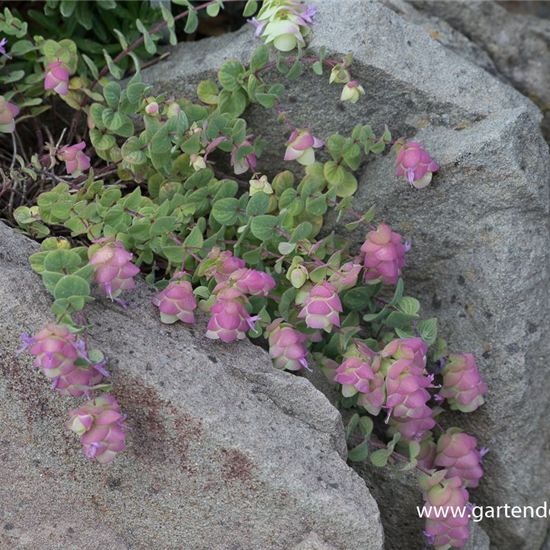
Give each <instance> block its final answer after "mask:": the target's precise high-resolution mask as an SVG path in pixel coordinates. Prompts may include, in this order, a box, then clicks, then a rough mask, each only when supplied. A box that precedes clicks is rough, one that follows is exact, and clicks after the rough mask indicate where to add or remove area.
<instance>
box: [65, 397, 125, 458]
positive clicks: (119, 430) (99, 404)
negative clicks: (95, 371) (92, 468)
mask: <svg viewBox="0 0 550 550" xmlns="http://www.w3.org/2000/svg"><path fill="white" fill-rule="evenodd" d="M124 420H125V417H124V416H123V415H122V413H121V412H120V409H119V406H118V403H117V402H116V399H115V398H114V397H113V396H112V395H110V394H108V393H104V394H103V395H101V396H99V397H97V398H95V399H92V400H90V401H87V402H86V403H85V404H84V405H83V406H82V407H80V408H79V409H77V410H73V411H70V412H69V421H68V422H67V424H66V428H67V429H68V430H71V431H73V432H75V433H76V434H78V435H79V436H80V443H82V448H83V451H84V454H85V455H86V456H87V457H89V458H91V459H93V460H96V461H97V462H99V463H101V464H107V463H108V462H111V461H112V460H114V458H115V457H116V455H117V453H119V452H120V451H122V450H124V448H125V447H126V445H125V444H124V440H125V439H126V433H125V432H124V430H125V428H126V426H125V424H124Z"/></svg>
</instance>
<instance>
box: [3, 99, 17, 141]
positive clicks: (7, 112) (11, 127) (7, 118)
mask: <svg viewBox="0 0 550 550" xmlns="http://www.w3.org/2000/svg"><path fill="white" fill-rule="evenodd" d="M18 114H19V107H18V106H17V105H14V104H13V103H10V102H9V101H6V99H5V98H4V96H3V95H0V132H3V133H5V134H12V133H13V132H15V117H16V116H17V115H18Z"/></svg>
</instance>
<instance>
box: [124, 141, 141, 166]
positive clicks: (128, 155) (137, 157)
mask: <svg viewBox="0 0 550 550" xmlns="http://www.w3.org/2000/svg"><path fill="white" fill-rule="evenodd" d="M121 154H122V159H123V160H124V161H125V162H128V163H129V164H145V163H146V162H147V155H146V154H145V153H144V151H142V150H141V146H140V142H139V140H138V138H137V137H134V136H133V137H131V138H130V139H129V140H127V141H126V142H124V144H123V145H122V148H121Z"/></svg>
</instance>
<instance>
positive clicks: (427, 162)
mask: <svg viewBox="0 0 550 550" xmlns="http://www.w3.org/2000/svg"><path fill="white" fill-rule="evenodd" d="M403 142H404V140H398V141H397V143H396V144H395V151H396V152H397V160H396V165H397V170H396V172H395V175H396V176H397V177H402V176H404V177H405V178H407V181H408V182H409V183H410V184H411V186H412V187H416V188H417V189H423V188H424V187H427V186H428V185H429V184H430V182H431V181H432V176H433V173H434V172H437V171H438V170H439V164H437V162H435V161H433V160H432V158H431V157H430V154H429V153H428V151H426V150H424V144H423V143H418V142H416V141H409V142H408V143H403Z"/></svg>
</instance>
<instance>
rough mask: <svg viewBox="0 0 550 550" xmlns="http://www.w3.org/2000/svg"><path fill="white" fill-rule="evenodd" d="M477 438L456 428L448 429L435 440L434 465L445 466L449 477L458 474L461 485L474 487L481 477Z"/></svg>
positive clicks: (481, 470)
mask: <svg viewBox="0 0 550 550" xmlns="http://www.w3.org/2000/svg"><path fill="white" fill-rule="evenodd" d="M476 447H477V439H476V438H475V437H472V436H471V435H468V434H466V433H464V432H462V430H460V429H458V428H450V429H448V430H447V431H446V432H445V433H444V434H443V435H442V436H441V437H440V438H439V441H438V442H437V454H436V455H435V461H434V466H437V467H438V468H445V469H446V470H447V471H448V474H447V475H448V476H449V477H454V476H458V477H460V479H461V480H462V484H463V487H466V488H474V487H477V486H478V485H479V480H480V478H481V477H483V469H482V468H481V464H480V462H481V454H480V452H479V451H478V450H477V448H476Z"/></svg>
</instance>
